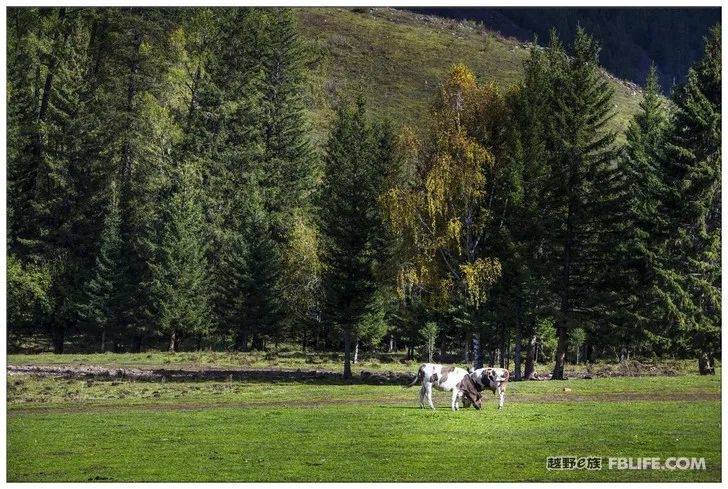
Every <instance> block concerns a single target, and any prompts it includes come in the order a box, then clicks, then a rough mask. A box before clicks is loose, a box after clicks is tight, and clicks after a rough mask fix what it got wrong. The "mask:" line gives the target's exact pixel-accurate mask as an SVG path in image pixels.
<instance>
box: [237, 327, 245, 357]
mask: <svg viewBox="0 0 728 489" xmlns="http://www.w3.org/2000/svg"><path fill="white" fill-rule="evenodd" d="M235 350H237V351H243V352H246V351H248V330H247V329H245V328H243V329H241V330H240V331H238V335H237V337H236V338H235Z"/></svg>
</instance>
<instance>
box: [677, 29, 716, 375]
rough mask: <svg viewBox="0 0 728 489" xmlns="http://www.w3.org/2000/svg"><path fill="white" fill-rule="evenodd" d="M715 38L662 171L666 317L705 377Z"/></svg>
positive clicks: (711, 295)
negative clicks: (669, 230)
mask: <svg viewBox="0 0 728 489" xmlns="http://www.w3.org/2000/svg"><path fill="white" fill-rule="evenodd" d="M720 43H721V34H720V28H719V27H716V28H713V29H712V30H711V32H710V34H709V36H708V38H707V40H706V44H705V52H704V55H703V57H702V58H701V59H700V60H699V61H698V62H697V63H695V65H694V66H693V67H692V68H691V70H690V71H689V73H688V79H687V82H686V83H685V84H684V85H682V86H680V87H679V88H678V89H677V90H675V92H674V94H673V101H674V102H675V106H676V109H675V115H674V118H673V120H672V121H671V124H670V134H669V136H668V137H669V140H668V145H667V152H668V155H667V164H666V165H665V172H666V174H667V182H668V186H669V188H670V189H671V190H672V193H671V195H670V196H669V197H668V199H667V206H666V209H665V212H666V213H667V214H668V215H669V216H670V219H671V222H672V225H673V226H674V227H673V229H674V234H673V237H672V239H671V240H670V241H669V242H668V247H669V248H668V252H669V253H671V255H672V256H671V261H672V266H671V273H670V274H666V275H667V276H668V278H669V279H670V281H671V283H672V284H675V285H676V287H674V288H673V290H676V292H675V293H674V294H673V297H672V298H671V299H672V304H673V305H674V307H673V308H672V310H671V311H670V314H671V317H672V318H673V320H674V321H675V322H676V324H677V325H678V330H679V331H680V332H681V333H682V334H681V336H682V337H684V338H686V339H687V342H688V347H687V348H688V349H689V351H691V352H694V353H699V354H700V355H701V364H700V371H701V373H707V372H708V371H710V370H711V369H710V368H706V367H705V365H707V364H710V365H712V356H713V354H714V353H713V352H715V351H716V350H717V349H718V348H719V347H720V314H721V312H720V311H721V307H720V303H721V300H720V295H721V293H720V291H721V289H720V280H721V265H720V249H721V246H720V239H721V190H720V185H721V177H720V174H721V169H720V165H721V44H720Z"/></svg>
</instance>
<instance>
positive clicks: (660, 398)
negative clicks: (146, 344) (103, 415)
mask: <svg viewBox="0 0 728 489" xmlns="http://www.w3.org/2000/svg"><path fill="white" fill-rule="evenodd" d="M635 401H655V402H670V401H673V402H674V401H720V394H719V393H707V392H702V393H697V394H687V393H678V392H672V393H660V394H641V393H619V394H615V393H608V394H594V395H577V396H572V395H558V394H557V395H547V396H516V397H512V398H507V399H506V405H507V404H510V403H514V404H521V403H547V404H552V403H568V402H635ZM342 405H343V406H352V405H364V406H397V407H401V408H402V409H412V408H417V407H418V406H417V403H416V400H414V401H413V400H412V399H410V398H407V399H405V398H402V397H386V398H380V399H316V400H310V401H306V400H297V401H285V400H269V401H248V402H236V401H231V402H194V401H190V402H177V403H172V402H169V403H164V402H163V403H156V404H129V405H119V404H78V405H75V406H58V407H52V406H38V407H26V408H22V409H9V410H8V411H7V413H8V415H42V414H75V413H95V412H109V411H195V410H203V409H256V408H273V407H276V408H314V409H315V408H319V407H331V406H342ZM495 405H496V399H495V398H493V399H492V402H491V403H488V401H487V400H486V402H485V407H484V409H485V410H486V411H487V410H488V408H489V407H490V408H492V409H495ZM438 409H445V410H448V409H449V405H447V404H442V405H440V406H439V408H438Z"/></svg>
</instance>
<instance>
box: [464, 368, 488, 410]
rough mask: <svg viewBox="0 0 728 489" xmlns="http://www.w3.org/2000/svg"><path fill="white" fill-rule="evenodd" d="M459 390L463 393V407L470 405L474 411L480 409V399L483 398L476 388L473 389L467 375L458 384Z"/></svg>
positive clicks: (473, 386) (472, 384)
mask: <svg viewBox="0 0 728 489" xmlns="http://www.w3.org/2000/svg"><path fill="white" fill-rule="evenodd" d="M460 389H461V390H462V392H463V406H465V407H470V405H471V404H472V406H473V407H474V408H475V409H480V408H481V399H482V398H483V396H482V395H481V394H480V392H479V391H478V389H477V387H475V384H474V383H473V380H472V379H471V378H470V376H469V375H466V376H465V378H463V380H462V382H461V383H460Z"/></svg>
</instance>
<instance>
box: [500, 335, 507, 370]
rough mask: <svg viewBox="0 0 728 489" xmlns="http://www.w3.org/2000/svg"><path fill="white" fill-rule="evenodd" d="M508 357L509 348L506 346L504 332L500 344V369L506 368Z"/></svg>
mask: <svg viewBox="0 0 728 489" xmlns="http://www.w3.org/2000/svg"><path fill="white" fill-rule="evenodd" d="M507 357H508V346H507V344H506V331H505V330H504V331H503V334H502V335H501V344H500V361H499V362H498V365H499V366H500V368H506V358H507Z"/></svg>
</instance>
